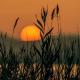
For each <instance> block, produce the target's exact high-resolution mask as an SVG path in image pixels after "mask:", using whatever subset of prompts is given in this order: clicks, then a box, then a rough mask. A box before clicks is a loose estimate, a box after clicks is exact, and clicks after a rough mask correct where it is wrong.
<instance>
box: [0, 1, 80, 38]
mask: <svg viewBox="0 0 80 80" xmlns="http://www.w3.org/2000/svg"><path fill="white" fill-rule="evenodd" d="M57 3H58V4H59V7H60V15H61V26H62V31H63V32H65V34H69V33H76V32H77V26H79V25H80V0H1V1H0V31H1V32H3V33H5V32H7V34H8V35H9V36H11V35H12V28H13V25H14V22H15V19H16V18H17V17H20V20H19V22H18V25H17V27H16V30H15V34H14V36H15V38H18V39H19V38H20V36H19V35H20V31H21V29H22V28H23V27H25V26H27V25H31V24H32V23H33V22H35V14H38V16H39V17H40V10H41V7H43V6H44V7H46V6H47V5H48V7H49V12H51V11H52V9H53V8H54V7H55V6H56V4H57ZM56 30H57V27H56V26H55V27H54V33H56Z"/></svg>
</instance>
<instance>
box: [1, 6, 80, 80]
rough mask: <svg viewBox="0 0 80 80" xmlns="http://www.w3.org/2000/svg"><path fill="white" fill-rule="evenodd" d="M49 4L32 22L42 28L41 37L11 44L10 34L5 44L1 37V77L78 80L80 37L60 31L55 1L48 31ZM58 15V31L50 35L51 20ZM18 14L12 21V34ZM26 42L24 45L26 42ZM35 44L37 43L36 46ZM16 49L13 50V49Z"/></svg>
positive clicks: (3, 38)
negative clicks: (37, 39) (54, 34)
mask: <svg viewBox="0 0 80 80" xmlns="http://www.w3.org/2000/svg"><path fill="white" fill-rule="evenodd" d="M47 15H48V8H47V9H45V8H42V10H41V19H42V20H41V21H40V20H39V19H38V18H37V17H36V20H37V22H36V23H34V24H35V25H36V26H37V27H38V28H39V29H40V30H41V33H40V35H41V40H40V41H39V42H37V43H35V42H31V44H30V45H31V46H30V45H29V42H26V43H25V44H23V45H19V46H20V47H19V49H18V51H17V49H16V48H17V47H13V45H14V41H13V35H12V39H10V41H9V43H10V44H8V45H7V46H9V47H7V46H6V43H7V41H6V35H5V36H4V37H3V35H2V34H1V37H0V80H80V65H79V63H80V58H79V56H80V38H79V34H78V36H75V37H72V36H71V37H66V36H63V35H62V33H61V28H60V24H59V20H60V15H59V7H58V5H57V6H56V7H55V8H54V9H53V11H52V13H51V25H50V26H51V27H50V30H48V31H47V32H46V31H45V28H46V26H47V25H46V19H47ZM55 17H56V18H57V22H58V29H59V34H58V36H57V37H54V36H52V31H53V26H52V23H53V20H54V18H55ZM18 20H19V18H17V20H16V21H15V24H14V27H13V34H14V30H15V28H16V25H17V22H18ZM25 45H26V46H25ZM37 45H38V46H37ZM15 49H16V50H15Z"/></svg>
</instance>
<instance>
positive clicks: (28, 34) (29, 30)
mask: <svg viewBox="0 0 80 80" xmlns="http://www.w3.org/2000/svg"><path fill="white" fill-rule="evenodd" d="M20 37H21V40H22V41H37V40H40V30H39V29H38V28H37V27H36V26H35V25H31V26H26V27H24V28H23V29H22V30H21V34H20Z"/></svg>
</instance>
